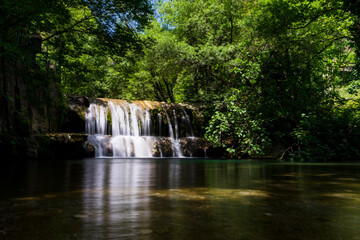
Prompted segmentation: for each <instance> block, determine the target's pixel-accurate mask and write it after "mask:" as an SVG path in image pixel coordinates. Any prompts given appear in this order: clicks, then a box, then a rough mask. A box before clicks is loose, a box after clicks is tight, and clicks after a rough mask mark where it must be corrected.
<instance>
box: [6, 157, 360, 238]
mask: <svg viewBox="0 0 360 240" xmlns="http://www.w3.org/2000/svg"><path fill="white" fill-rule="evenodd" d="M0 182H1V184H0V191H1V194H0V239H29V240H32V239H49V240H50V239H51V240H66V239H154V240H155V239H156V240H161V239H179V240H180V239H197V240H201V239H206V240H209V239H360V228H359V226H360V164H356V163H352V164H335V163H334V164H290V163H287V164H286V163H278V162H269V161H254V160H240V161H236V160H212V159H165V158H163V159H109V158H108V159H78V160H64V161H48V162H47V161H34V162H21V163H20V162H11V163H6V164H3V166H2V168H1V169H0Z"/></svg>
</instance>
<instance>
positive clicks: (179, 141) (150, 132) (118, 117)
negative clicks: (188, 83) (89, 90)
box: [85, 99, 194, 158]
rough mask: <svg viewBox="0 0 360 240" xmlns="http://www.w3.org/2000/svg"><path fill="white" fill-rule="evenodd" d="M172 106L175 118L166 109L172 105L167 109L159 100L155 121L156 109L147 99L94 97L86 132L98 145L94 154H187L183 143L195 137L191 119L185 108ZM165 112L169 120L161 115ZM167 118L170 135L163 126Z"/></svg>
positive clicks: (113, 155)
mask: <svg viewBox="0 0 360 240" xmlns="http://www.w3.org/2000/svg"><path fill="white" fill-rule="evenodd" d="M149 106H150V107H149ZM171 108H172V107H170V111H171V110H172V118H171V117H170V116H169V113H168V112H167V111H169V108H168V110H166V109H165V107H164V105H160V103H159V104H158V105H157V110H156V111H157V118H156V117H155V118H154V119H153V120H154V122H153V121H152V119H151V115H152V109H154V108H151V105H146V102H136V103H128V102H126V101H121V100H107V99H105V100H95V101H94V102H92V103H91V104H90V106H89V108H88V109H87V111H86V113H85V131H86V133H87V134H88V142H89V143H90V144H91V145H93V146H94V148H95V156H96V157H126V158H128V157H163V156H173V157H184V155H185V154H184V152H183V149H182V145H184V144H187V142H186V141H187V140H186V139H190V138H194V134H193V130H192V127H191V121H190V118H189V116H188V115H187V113H186V111H185V110H184V109H183V108H182V107H179V106H177V110H175V109H171ZM158 110H160V113H159V112H158ZM161 110H162V111H161ZM161 112H162V113H161ZM177 114H178V116H177ZM164 115H165V116H166V119H163V118H162V116H164ZM155 116H156V115H155ZM165 120H166V121H167V126H168V134H167V133H165V131H164V127H165V126H162V124H163V121H165ZM153 128H154V129H153ZM156 128H158V129H156ZM183 139H185V140H183ZM188 145H189V144H188ZM189 151H190V152H189ZM186 155H187V156H192V151H191V150H187V151H186Z"/></svg>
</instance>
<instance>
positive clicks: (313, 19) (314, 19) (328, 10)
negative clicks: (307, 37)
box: [289, 8, 338, 30]
mask: <svg viewBox="0 0 360 240" xmlns="http://www.w3.org/2000/svg"><path fill="white" fill-rule="evenodd" d="M334 10H338V8H330V9H327V10H325V11H324V12H322V13H320V14H319V15H317V16H315V17H313V18H312V19H310V21H309V22H308V23H306V24H305V25H303V26H300V27H294V28H292V27H289V29H293V30H298V29H302V28H306V27H307V26H309V25H310V24H311V23H313V22H315V21H316V20H317V19H318V18H319V17H321V16H322V15H324V14H326V13H328V12H331V11H334Z"/></svg>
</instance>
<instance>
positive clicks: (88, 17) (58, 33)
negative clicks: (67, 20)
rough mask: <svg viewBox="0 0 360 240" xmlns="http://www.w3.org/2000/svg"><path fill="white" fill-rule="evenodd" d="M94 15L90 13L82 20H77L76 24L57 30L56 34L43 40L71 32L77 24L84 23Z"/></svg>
mask: <svg viewBox="0 0 360 240" xmlns="http://www.w3.org/2000/svg"><path fill="white" fill-rule="evenodd" d="M93 17H94V16H92V15H89V16H87V17H85V18H83V19H81V20H80V21H77V22H76V23H74V24H73V25H71V26H70V27H68V28H66V29H64V30H62V31H59V32H56V33H54V34H52V35H50V36H48V37H46V38H44V39H43V40H42V41H43V42H45V41H47V40H49V39H51V38H53V37H56V36H58V35H61V34H63V33H67V32H70V31H71V30H72V29H73V28H74V27H75V26H77V25H79V24H80V23H83V22H85V21H87V20H89V19H91V18H93Z"/></svg>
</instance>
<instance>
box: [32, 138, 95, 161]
mask: <svg viewBox="0 0 360 240" xmlns="http://www.w3.org/2000/svg"><path fill="white" fill-rule="evenodd" d="M87 137H88V136H87V135H86V134H76V133H51V134H42V135H33V136H32V137H31V138H29V140H28V147H27V149H28V153H27V155H28V157H30V158H35V159H44V160H52V159H65V158H78V157H92V156H94V147H93V146H91V145H90V144H88V142H87Z"/></svg>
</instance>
